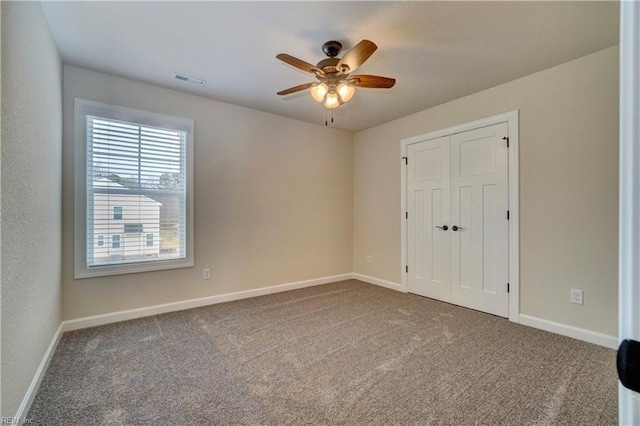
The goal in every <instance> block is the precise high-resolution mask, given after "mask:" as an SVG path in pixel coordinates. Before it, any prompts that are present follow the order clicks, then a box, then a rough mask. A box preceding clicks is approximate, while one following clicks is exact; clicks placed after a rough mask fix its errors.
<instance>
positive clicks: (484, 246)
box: [450, 123, 509, 317]
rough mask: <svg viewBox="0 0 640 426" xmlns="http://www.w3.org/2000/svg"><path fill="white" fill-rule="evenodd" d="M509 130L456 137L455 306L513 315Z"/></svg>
mask: <svg viewBox="0 0 640 426" xmlns="http://www.w3.org/2000/svg"><path fill="white" fill-rule="evenodd" d="M507 134H508V128H507V124H506V123H503V124H497V125H493V126H489V127H484V128H480V129H476V130H471V131H468V132H462V133H458V134H455V135H452V136H451V158H452V159H453V161H452V162H451V170H450V172H451V183H450V187H451V225H452V226H453V225H456V226H459V227H461V229H459V230H458V231H454V232H452V233H451V253H452V256H451V271H452V273H451V301H452V302H453V303H456V304H458V305H462V306H466V307H469V308H472V309H477V310H481V311H484V312H488V313H491V314H494V315H499V316H503V317H507V316H508V315H509V300H508V294H507V282H508V279H509V278H508V277H509V269H508V241H509V239H508V238H509V226H508V225H509V224H508V221H507V210H508V208H509V204H508V189H509V188H508V151H507V147H506V143H505V141H504V140H503V137H505V136H507Z"/></svg>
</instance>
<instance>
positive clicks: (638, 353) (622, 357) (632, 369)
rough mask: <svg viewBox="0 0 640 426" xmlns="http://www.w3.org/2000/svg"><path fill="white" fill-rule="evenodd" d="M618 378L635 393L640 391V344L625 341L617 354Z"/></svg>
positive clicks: (633, 341)
mask: <svg viewBox="0 0 640 426" xmlns="http://www.w3.org/2000/svg"><path fill="white" fill-rule="evenodd" d="M616 364H617V367H618V378H620V382H621V383H622V385H623V386H624V387H625V388H627V389H631V390H632V391H634V392H639V391H640V342H636V341H635V340H629V339H626V340H624V341H623V342H622V343H621V344H620V347H619V348H618V354H617V362H616Z"/></svg>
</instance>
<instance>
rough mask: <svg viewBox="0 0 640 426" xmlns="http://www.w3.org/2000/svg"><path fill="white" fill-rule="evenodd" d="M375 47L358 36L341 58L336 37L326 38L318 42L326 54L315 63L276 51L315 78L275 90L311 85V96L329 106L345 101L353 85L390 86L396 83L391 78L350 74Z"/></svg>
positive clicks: (309, 87) (294, 90)
mask: <svg viewBox="0 0 640 426" xmlns="http://www.w3.org/2000/svg"><path fill="white" fill-rule="evenodd" d="M377 48H378V46H376V45H375V43H373V42H372V41H369V40H362V41H361V42H360V43H358V44H356V45H355V46H354V47H353V49H351V50H349V51H348V52H347V53H345V55H344V56H343V57H342V59H341V58H338V55H339V54H340V51H341V50H342V44H341V43H340V42H338V41H328V42H326V43H325V44H323V45H322V51H323V52H324V53H325V55H327V58H325V59H323V60H321V61H320V62H318V63H317V64H316V65H312V64H310V63H308V62H305V61H303V60H300V59H298V58H294V57H293V56H291V55H287V54H286V53H280V54H279V55H276V58H278V59H280V60H281V61H283V62H285V63H287V64H289V65H292V66H294V67H296V68H298V69H301V70H302V71H305V72H309V73H311V74H313V75H314V76H315V77H316V78H317V79H318V81H317V82H312V83H306V84H300V85H298V86H294V87H290V88H288V89H285V90H282V91H280V92H278V95H290V94H291V93H296V92H300V91H302V90H307V89H311V96H312V97H313V99H315V100H316V101H318V102H322V103H324V106H325V107H326V108H329V109H333V108H338V107H339V106H340V105H343V104H344V103H346V102H347V101H349V99H351V98H352V97H353V95H354V93H355V88H356V87H358V88H360V87H362V88H368V89H390V88H391V87H393V85H394V84H396V80H395V78H389V77H380V76H377V75H367V74H351V73H352V72H354V71H355V70H356V69H357V68H358V67H360V65H362V64H364V63H365V61H366V60H367V59H369V57H370V56H371V55H373V52H375V51H376V49H377Z"/></svg>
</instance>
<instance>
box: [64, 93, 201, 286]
mask: <svg viewBox="0 0 640 426" xmlns="http://www.w3.org/2000/svg"><path fill="white" fill-rule="evenodd" d="M75 120H76V122H75V125H76V134H75V138H76V140H75V144H76V145H75V149H76V151H75V157H76V164H75V167H76V169H75V176H76V178H75V197H76V202H75V208H76V210H75V214H76V221H75V231H76V232H75V236H76V237H75V238H76V240H75V245H76V249H75V277H76V278H84V277H92V276H100V275H113V274H124V273H132V272H142V271H154V270H160V269H172V268H183V267H189V266H193V120H188V119H184V118H177V117H171V116H166V115H160V114H155V113H150V112H145V111H139V110H134V109H130V108H123V107H117V106H111V105H106V104H101V103H97V102H92V101H87V100H83V99H76V100H75ZM125 208H126V209H127V222H130V223H124V224H123V223H122V219H123V214H124V209H125ZM115 233H117V234H115ZM104 234H112V236H111V248H113V249H119V248H120V247H121V235H124V236H125V239H126V250H125V251H124V252H119V253H116V254H114V253H109V252H108V250H104V251H103V250H94V245H93V244H92V243H91V242H92V241H95V240H94V236H95V235H97V236H98V237H97V241H98V246H99V247H101V246H103V245H104ZM136 234H137V235H136ZM145 234H146V237H145ZM156 236H158V237H156ZM156 238H158V240H157V241H155V239H156ZM101 241H102V243H101ZM143 247H145V250H144V251H143V250H142V248H143Z"/></svg>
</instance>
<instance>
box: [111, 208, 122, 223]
mask: <svg viewBox="0 0 640 426" xmlns="http://www.w3.org/2000/svg"><path fill="white" fill-rule="evenodd" d="M118 219H122V207H114V208H113V220H118Z"/></svg>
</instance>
